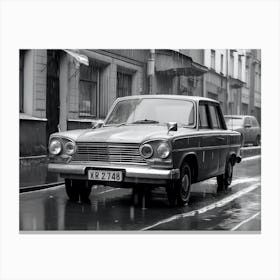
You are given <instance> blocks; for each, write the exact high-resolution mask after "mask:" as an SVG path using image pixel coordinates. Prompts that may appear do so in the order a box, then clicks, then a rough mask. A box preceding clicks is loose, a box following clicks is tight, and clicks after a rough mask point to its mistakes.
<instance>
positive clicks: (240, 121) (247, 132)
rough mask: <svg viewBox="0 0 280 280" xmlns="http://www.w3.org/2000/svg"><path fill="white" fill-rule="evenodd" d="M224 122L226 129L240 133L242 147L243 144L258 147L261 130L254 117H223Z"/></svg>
mask: <svg viewBox="0 0 280 280" xmlns="http://www.w3.org/2000/svg"><path fill="white" fill-rule="evenodd" d="M225 120H226V124H227V127H228V129H231V130H234V131H238V132H240V133H241V143H242V146H244V145H245V144H253V145H254V146H259V145H260V143H261V128H260V125H259V123H258V121H257V119H256V118H255V117H254V116H247V115H244V116H243V115H242V116H240V115H225Z"/></svg>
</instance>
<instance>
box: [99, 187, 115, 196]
mask: <svg viewBox="0 0 280 280" xmlns="http://www.w3.org/2000/svg"><path fill="white" fill-rule="evenodd" d="M117 190H120V188H115V189H110V190H106V191H103V192H100V193H97V195H98V194H103V193H108V192H113V191H117Z"/></svg>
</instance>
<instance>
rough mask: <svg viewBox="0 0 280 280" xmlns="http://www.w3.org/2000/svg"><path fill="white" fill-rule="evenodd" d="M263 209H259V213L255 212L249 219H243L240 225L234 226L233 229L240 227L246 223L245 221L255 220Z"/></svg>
mask: <svg viewBox="0 0 280 280" xmlns="http://www.w3.org/2000/svg"><path fill="white" fill-rule="evenodd" d="M260 213H261V211H259V212H258V213H256V214H254V215H253V216H251V217H249V218H248V219H246V220H244V221H242V222H241V223H239V224H238V225H236V226H235V227H233V228H232V229H231V230H232V231H233V230H237V229H238V228H240V227H241V226H242V225H244V224H245V223H248V222H249V221H251V220H253V219H254V218H256V217H257V216H258V215H260Z"/></svg>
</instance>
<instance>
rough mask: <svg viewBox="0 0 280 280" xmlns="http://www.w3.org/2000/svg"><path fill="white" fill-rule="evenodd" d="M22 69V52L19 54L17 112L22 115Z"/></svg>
mask: <svg viewBox="0 0 280 280" xmlns="http://www.w3.org/2000/svg"><path fill="white" fill-rule="evenodd" d="M23 68H24V51H22V50H20V52H19V111H20V113H23V98H24V97H23V86H24V85H23V71H24V70H23Z"/></svg>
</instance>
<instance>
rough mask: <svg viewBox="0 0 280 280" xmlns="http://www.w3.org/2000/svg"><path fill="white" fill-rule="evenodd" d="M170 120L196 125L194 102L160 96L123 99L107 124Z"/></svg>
mask: <svg viewBox="0 0 280 280" xmlns="http://www.w3.org/2000/svg"><path fill="white" fill-rule="evenodd" d="M168 122H177V123H178V125H182V126H194V122H195V115H194V104H193V103H192V102H191V101H185V100H177V99H160V98H146V99H145V98H144V99H128V100H123V101H120V102H118V103H117V104H116V106H115V107H114V109H113V111H112V113H111V114H110V115H109V117H108V119H107V122H106V123H105V125H121V124H133V123H134V124H136V123H144V124H145V123H147V124H153V123H154V124H166V123H168Z"/></svg>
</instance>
